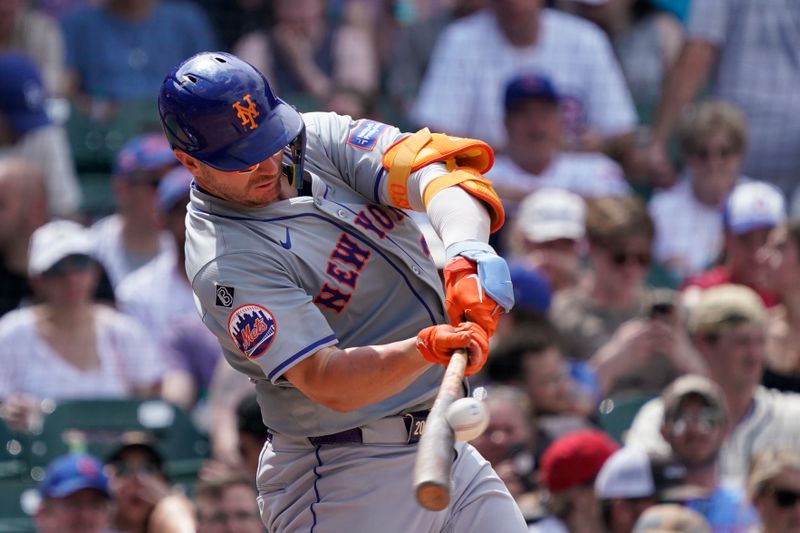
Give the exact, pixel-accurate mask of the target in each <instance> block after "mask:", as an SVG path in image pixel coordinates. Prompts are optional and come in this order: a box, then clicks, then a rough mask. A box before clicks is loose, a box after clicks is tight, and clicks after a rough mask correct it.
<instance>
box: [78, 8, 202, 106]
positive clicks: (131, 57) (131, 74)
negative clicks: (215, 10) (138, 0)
mask: <svg viewBox="0 0 800 533" xmlns="http://www.w3.org/2000/svg"><path fill="white" fill-rule="evenodd" d="M63 27H64V37H65V41H66V56H67V58H66V61H67V65H68V67H70V68H72V69H74V70H75V71H76V72H77V74H78V76H79V78H80V90H81V92H83V93H85V94H88V95H90V96H93V97H95V98H105V99H111V100H129V101H130V100H140V99H153V100H155V98H156V97H157V95H158V90H159V88H160V86H161V82H162V81H163V80H164V76H166V75H167V74H168V73H169V72H170V71H171V70H172V69H173V68H174V67H175V66H177V65H178V64H179V63H180V62H181V61H183V60H184V59H186V58H188V57H189V56H192V55H194V54H196V53H197V52H201V51H205V50H214V49H215V39H214V35H213V31H212V29H211V26H210V24H209V21H208V19H207V18H206V15H205V14H204V13H203V11H202V10H201V9H200V8H198V7H197V6H195V5H193V4H191V3H186V2H159V3H157V4H156V5H155V6H154V7H153V10H152V12H151V13H150V16H149V17H147V18H146V19H143V20H139V21H133V22H132V21H127V20H122V19H120V18H118V17H117V16H115V15H114V14H113V13H111V12H110V11H109V10H108V8H105V7H95V6H86V7H82V8H77V9H75V10H73V11H71V12H70V13H69V14H68V15H67V16H65V18H64V20H63Z"/></svg>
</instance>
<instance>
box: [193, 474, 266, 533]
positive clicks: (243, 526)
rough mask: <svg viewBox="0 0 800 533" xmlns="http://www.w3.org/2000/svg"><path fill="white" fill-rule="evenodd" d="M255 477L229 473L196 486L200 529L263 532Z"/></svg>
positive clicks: (207, 532) (203, 531)
mask: <svg viewBox="0 0 800 533" xmlns="http://www.w3.org/2000/svg"><path fill="white" fill-rule="evenodd" d="M256 496H257V493H256V491H255V488H254V487H253V481H252V478H249V477H244V476H225V477H221V478H218V479H214V480H209V481H201V482H200V483H198V484H197V486H196V487H195V490H194V501H195V504H196V507H197V533H263V532H264V526H262V525H261V519H260V518H259V515H258V505H256Z"/></svg>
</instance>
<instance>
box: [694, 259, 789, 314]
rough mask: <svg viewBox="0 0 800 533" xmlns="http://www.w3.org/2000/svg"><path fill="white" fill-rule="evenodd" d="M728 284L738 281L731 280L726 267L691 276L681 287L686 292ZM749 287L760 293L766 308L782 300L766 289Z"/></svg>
mask: <svg viewBox="0 0 800 533" xmlns="http://www.w3.org/2000/svg"><path fill="white" fill-rule="evenodd" d="M726 283H736V281H734V280H733V279H731V273H730V271H729V270H728V269H727V268H725V267H724V266H718V267H714V268H712V269H711V270H706V271H705V272H701V273H699V274H697V275H695V276H691V277H690V278H689V279H687V280H686V281H685V282H684V284H683V285H682V286H681V290H685V289H687V288H689V287H698V288H700V289H709V288H711V287H716V286H717V285H724V284H726ZM742 285H747V284H746V283H742ZM747 286H748V287H750V288H751V289H753V290H754V291H756V293H758V295H759V296H760V297H761V301H763V302H764V306H765V307H767V308H770V307H775V306H776V305H778V304H779V303H780V299H779V298H778V295H777V294H775V293H773V292H770V291H767V290H764V289H760V288H758V287H752V286H750V285H747Z"/></svg>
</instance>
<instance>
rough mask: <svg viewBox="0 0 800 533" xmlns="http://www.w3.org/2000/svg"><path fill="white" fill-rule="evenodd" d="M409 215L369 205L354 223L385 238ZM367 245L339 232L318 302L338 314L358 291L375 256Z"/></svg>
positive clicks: (329, 257)
mask: <svg viewBox="0 0 800 533" xmlns="http://www.w3.org/2000/svg"><path fill="white" fill-rule="evenodd" d="M406 218H408V215H406V214H405V213H403V212H402V211H401V210H399V209H394V208H387V207H381V206H377V205H370V206H367V207H366V208H365V209H362V210H360V211H359V212H358V214H357V215H356V217H355V218H354V219H353V222H354V224H355V225H357V226H359V227H360V228H362V229H363V230H364V231H365V232H366V233H367V234H370V235H372V236H374V237H377V238H378V239H381V240H383V239H385V238H386V237H387V235H388V233H389V232H391V231H392V230H394V229H395V228H396V227H397V225H398V224H399V223H400V222H402V221H403V220H405V219H406ZM368 248H369V247H368V246H367V245H365V244H359V242H358V239H356V238H354V237H352V236H350V235H348V234H347V233H344V232H343V233H342V234H341V235H339V238H338V239H337V241H336V244H335V245H334V246H333V249H332V250H331V253H330V254H329V256H328V262H327V265H326V268H325V274H326V275H327V277H328V281H326V282H325V283H324V284H323V286H322V288H321V289H320V291H319V293H318V294H317V296H316V297H315V298H314V303H315V304H317V305H320V306H322V307H325V308H327V309H330V310H331V311H333V312H335V313H337V314H338V313H341V312H342V310H343V309H344V308H345V307H346V306H347V304H348V303H349V302H350V298H351V297H352V295H353V292H354V291H355V290H356V285H357V283H358V277H359V273H360V272H361V270H362V269H363V268H364V265H365V264H366V263H367V261H368V260H369V259H370V256H371V255H372V252H371V251H370V250H369V249H368Z"/></svg>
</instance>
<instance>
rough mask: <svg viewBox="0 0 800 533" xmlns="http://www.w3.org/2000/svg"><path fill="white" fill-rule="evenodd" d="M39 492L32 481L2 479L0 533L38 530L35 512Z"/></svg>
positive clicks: (0, 482) (22, 532)
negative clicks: (34, 520)
mask: <svg viewBox="0 0 800 533" xmlns="http://www.w3.org/2000/svg"><path fill="white" fill-rule="evenodd" d="M38 504H39V493H38V492H37V491H36V484H35V483H34V482H32V481H21V480H13V481H12V480H7V479H4V480H0V533H28V532H33V531H36V527H35V526H34V522H33V514H34V513H35V512H36V507H37V506H38Z"/></svg>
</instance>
